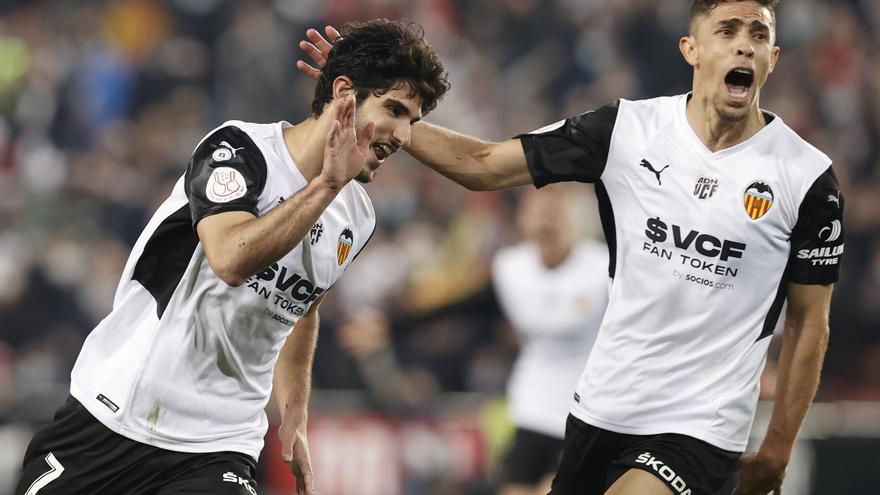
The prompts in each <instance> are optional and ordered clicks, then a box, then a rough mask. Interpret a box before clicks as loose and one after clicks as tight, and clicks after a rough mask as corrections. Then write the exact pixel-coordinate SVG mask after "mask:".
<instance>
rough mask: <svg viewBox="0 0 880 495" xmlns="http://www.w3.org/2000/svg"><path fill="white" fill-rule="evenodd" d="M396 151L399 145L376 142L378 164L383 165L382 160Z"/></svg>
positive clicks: (375, 153) (374, 149) (375, 151)
mask: <svg viewBox="0 0 880 495" xmlns="http://www.w3.org/2000/svg"><path fill="white" fill-rule="evenodd" d="M395 151H397V147H395V146H392V145H390V144H388V143H374V144H373V155H374V156H375V157H376V166H379V165H381V164H382V162H384V161H385V159H386V158H388V157H389V156H391V154H393V153H394V152H395Z"/></svg>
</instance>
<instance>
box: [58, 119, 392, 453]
mask: <svg viewBox="0 0 880 495" xmlns="http://www.w3.org/2000/svg"><path fill="white" fill-rule="evenodd" d="M288 126H290V124H288V123H286V122H281V123H276V124H253V123H246V122H240V121H230V122H227V123H225V124H224V125H222V126H221V127H219V128H217V129H215V130H214V131H213V132H211V133H210V134H209V135H208V136H207V137H206V138H205V139H203V140H202V142H201V143H200V144H199V145H198V147H197V148H196V150H195V152H194V153H193V156H192V159H191V161H190V164H189V166H188V168H187V170H186V173H185V174H184V176H183V177H181V178H180V180H178V182H177V183H176V185H175V186H174V189H173V191H172V192H171V195H170V197H168V199H166V200H165V202H164V203H162V205H161V206H160V207H159V209H158V210H157V211H156V213H155V214H154V215H153V217H152V219H151V220H150V221H149V223H148V224H147V226H146V228H145V229H144V231H143V233H142V234H141V236H140V238H139V239H138V240H137V242H136V244H135V246H134V248H133V250H132V252H131V255H130V257H129V259H128V262H127V263H126V266H125V269H124V271H123V274H122V278H121V280H120V282H119V286H118V288H117V291H116V296H115V299H114V302H113V310H112V312H111V313H110V314H109V315H108V316H107V317H106V318H105V319H104V320H103V321H101V323H100V324H99V325H98V326H97V327H96V328H95V329H94V330H93V331H92V333H91V334H90V335H89V336H88V338H87V339H86V341H85V343H84V345H83V348H82V350H81V352H80V355H79V357H78V359H77V362H76V365H75V366H74V369H73V373H72V383H71V393H72V395H73V396H74V397H76V398H77V399H78V400H79V401H80V402H81V403H82V404H83V405H84V406H85V407H86V408H87V409H88V410H89V411H90V412H91V413H92V414H93V415H94V416H95V417H96V418H98V419H99V420H100V421H101V422H102V423H103V424H105V425H106V426H107V427H108V428H110V429H111V430H113V431H115V432H116V433H119V434H120V435H123V436H125V437H128V438H130V439H132V440H136V441H140V442H143V443H147V444H150V445H154V446H157V447H160V448H164V449H168V450H174V451H180V452H217V451H235V452H242V453H245V454H248V455H250V456H252V457H254V458H255V459H256V458H257V457H258V455H259V452H260V450H261V449H262V445H263V437H264V436H265V433H266V428H267V420H266V416H265V413H264V412H263V409H264V408H265V406H266V403H267V402H268V399H269V395H270V392H271V388H272V371H273V369H274V365H275V361H276V359H277V358H278V353H279V352H280V350H281V347H282V345H283V344H284V342H285V340H286V338H287V336H288V335H289V334H290V332H291V329H292V327H293V325H294V324H295V323H296V321H297V320H298V319H299V318H300V317H301V316H302V315H304V314H305V313H306V311H308V309H309V307H310V306H311V305H312V304H313V303H314V302H315V300H316V299H317V298H318V297H319V296H320V295H321V294H322V293H323V292H325V291H326V290H327V289H329V288H330V286H332V285H333V283H334V282H335V281H336V280H337V279H338V278H339V277H340V276H341V275H342V273H343V271H345V269H346V268H347V267H348V266H349V264H350V263H351V262H352V260H353V259H354V258H355V256H356V254H357V253H358V252H359V251H360V250H361V249H362V248H363V247H364V245H365V244H366V242H367V241H368V240H369V237H370V236H371V235H372V232H373V229H374V228H375V224H376V220H375V215H374V211H373V207H372V204H371V202H370V199H369V198H368V197H367V194H366V192H365V191H364V189H363V187H362V186H361V185H360V184H357V183H355V182H351V183H349V184H348V185H346V186H345V187H344V188H343V189H342V191H340V192H339V194H338V195H337V196H336V198H335V199H334V200H333V201H332V203H331V204H330V205H329V206H328V207H327V209H326V210H324V212H323V213H322V214H321V216H320V218H319V219H318V221H317V222H316V223H315V224H314V226H313V227H312V228H311V230H310V232H309V233H308V235H306V237H305V238H304V239H303V241H302V242H301V243H300V244H299V245H298V246H297V247H295V248H294V249H293V250H291V251H290V252H289V253H287V254H286V255H284V256H283V257H282V258H281V259H280V260H278V262H276V263H273V264H272V265H270V266H268V267H266V269H265V270H263V271H262V272H260V273H257V274H256V275H254V276H251V277H250V278H248V279H247V280H246V281H245V283H244V284H242V285H240V286H238V287H232V286H230V285H227V284H226V283H225V282H223V280H221V279H220V278H219V277H218V276H217V275H216V274H215V272H214V271H213V269H212V268H211V266H210V265H209V263H208V260H207V258H206V257H205V251H204V249H203V247H202V245H201V243H200V242H199V239H198V236H197V233H196V225H197V224H198V222H199V221H200V220H202V219H203V218H205V217H207V216H209V215H214V214H218V213H221V212H226V211H245V212H249V213H252V214H254V215H256V216H261V215H264V214H266V213H267V212H269V211H270V210H272V209H273V208H275V207H277V206H278V205H280V204H281V203H282V202H284V200H285V199H286V198H289V197H291V196H292V195H294V194H296V193H297V191H299V190H300V189H302V188H304V187H305V186H306V185H307V181H306V179H305V178H304V177H303V175H302V174H301V173H300V171H299V169H298V168H297V166H296V164H295V163H294V161H293V159H292V157H291V155H290V153H289V152H288V150H287V147H286V145H285V143H284V139H283V137H282V130H283V129H284V128H285V127H288Z"/></svg>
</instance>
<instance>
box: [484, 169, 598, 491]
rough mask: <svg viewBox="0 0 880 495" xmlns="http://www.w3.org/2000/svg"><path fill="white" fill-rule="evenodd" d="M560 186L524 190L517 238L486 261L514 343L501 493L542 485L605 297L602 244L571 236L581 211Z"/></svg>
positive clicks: (552, 467)
mask: <svg viewBox="0 0 880 495" xmlns="http://www.w3.org/2000/svg"><path fill="white" fill-rule="evenodd" d="M559 186H562V187H559ZM566 186H568V185H567V184H560V185H557V186H555V187H548V188H546V189H542V190H526V191H523V193H522V195H521V197H520V204H519V207H518V209H517V220H518V224H519V227H520V232H521V234H522V236H523V242H521V243H520V244H516V245H514V246H510V247H506V248H504V249H501V250H500V251H499V252H498V253H497V254H496V255H495V260H494V262H493V264H492V285H493V287H494V289H495V294H496V297H497V299H498V302H499V303H500V306H501V309H502V312H503V314H504V315H505V317H506V318H507V319H508V321H510V324H511V326H512V327H513V329H514V330H515V331H516V333H517V336H518V337H519V341H520V349H519V354H518V356H517V359H516V362H515V363H514V366H513V372H512V374H511V376H510V382H509V383H508V386H507V400H508V403H509V414H510V418H511V420H512V421H513V424H514V425H516V433H515V438H514V441H513V445H512V446H511V447H510V450H509V452H508V453H507V454H506V458H505V461H504V467H503V485H502V486H501V489H500V490H499V492H498V493H499V494H500V495H543V494H545V493H547V491H548V490H549V488H550V481H551V480H552V479H553V474H555V473H556V469H557V468H558V466H559V459H560V458H561V456H562V448H563V437H564V436H565V418H566V416H567V415H568V409H569V407H570V404H571V397H572V394H574V390H575V387H576V385H577V380H578V378H579V377H580V374H581V373H582V372H583V369H584V363H585V362H586V360H587V358H588V357H589V355H590V350H591V349H592V347H593V342H594V341H595V340H596V332H597V331H598V330H599V324H600V323H601V322H602V315H603V313H604V312H605V304H606V302H607V299H608V282H609V281H608V277H607V272H606V267H607V265H608V248H607V247H606V246H605V245H604V243H601V242H597V241H593V240H581V241H578V240H577V230H578V229H577V222H576V220H577V219H582V218H583V212H582V211H578V210H577V206H576V204H575V203H574V202H573V201H572V198H571V194H572V192H571V190H570V189H569V188H568V187H566Z"/></svg>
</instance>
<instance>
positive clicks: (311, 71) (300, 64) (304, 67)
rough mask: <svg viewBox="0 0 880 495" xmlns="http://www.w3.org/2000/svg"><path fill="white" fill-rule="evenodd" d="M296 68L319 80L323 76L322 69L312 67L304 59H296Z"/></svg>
mask: <svg viewBox="0 0 880 495" xmlns="http://www.w3.org/2000/svg"><path fill="white" fill-rule="evenodd" d="M296 68H297V69H299V70H301V71H302V72H304V73H305V75H307V76H309V77H311V78H312V79H315V80H318V79H320V77H321V71H320V70H318V69H316V68H314V67H312V66H311V65H309V64H307V63H305V62H304V61H302V60H297V61H296Z"/></svg>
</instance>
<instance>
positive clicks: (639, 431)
mask: <svg viewBox="0 0 880 495" xmlns="http://www.w3.org/2000/svg"><path fill="white" fill-rule="evenodd" d="M569 412H570V413H571V415H572V416H574V417H576V418H577V419H579V420H581V421H583V422H585V423H587V424H590V425H592V426H595V427H597V428H602V429H603V430H608V431H613V432H615V433H623V434H625V435H660V434H663V433H677V434H679V435H687V436H689V437H693V438H695V439H697V440H702V441H704V442H706V443H708V444H710V445H713V446H715V447H718V448H719V449H722V450H727V451H729V452H739V453H742V452H745V450H746V446H747V445H748V440H746V441H744V442H731V441H730V440H727V439H724V438H721V437H717V436H715V435H711V434H707V433H706V431H705V430H694V429H691V428H682V427H680V426H673V425H664V424H662V423H655V424H652V425H651V426H646V427H633V426H626V425H619V424H616V423H612V422H609V421H605V420H602V419H599V418H596V417H594V416H592V415H590V414H588V413H587V412H585V411H583V410H582V409H579V408H577V407H573V408H571V411H569Z"/></svg>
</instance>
